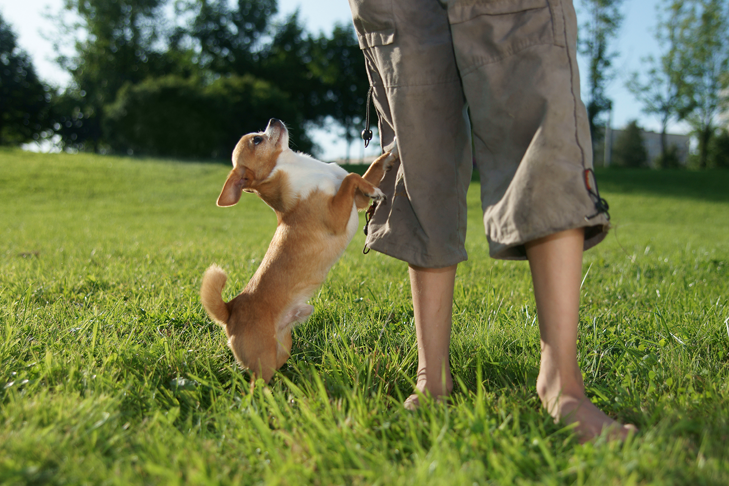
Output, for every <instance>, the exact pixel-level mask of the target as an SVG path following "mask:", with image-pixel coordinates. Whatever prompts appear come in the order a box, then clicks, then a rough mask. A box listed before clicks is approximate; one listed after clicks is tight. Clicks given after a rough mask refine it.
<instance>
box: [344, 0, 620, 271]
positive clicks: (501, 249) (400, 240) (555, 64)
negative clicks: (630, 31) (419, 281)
mask: <svg viewBox="0 0 729 486" xmlns="http://www.w3.org/2000/svg"><path fill="white" fill-rule="evenodd" d="M349 2H350V7H351V9H352V17H353V20H354V25H355V29H356V31H357V35H358V39H359V43H360V47H361V48H362V51H363V53H364V56H365V63H366V66H367V73H368V76H369V81H370V85H371V87H372V90H373V99H374V103H375V107H376V109H377V112H378V115H379V133H380V141H381V143H382V147H383V149H384V150H388V149H389V148H390V147H391V146H392V142H393V140H394V137H395V136H397V140H398V146H399V152H400V163H399V164H398V166H397V168H396V170H392V171H390V172H389V173H388V174H387V176H386V177H385V179H384V180H383V182H382V184H381V185H380V188H381V189H382V190H383V191H384V192H385V194H386V196H387V200H386V201H385V202H384V203H381V204H380V205H379V206H378V207H377V210H376V211H375V213H374V215H373V217H372V220H371V221H370V224H369V235H368V238H367V246H369V247H370V248H372V249H374V250H377V251H380V252H382V253H385V254H387V255H390V256H393V257H395V258H398V259H401V260H404V261H406V262H408V263H410V264H413V265H417V266H423V267H431V268H435V267H445V266H449V265H453V264H456V263H459V262H461V261H464V260H466V258H467V255H466V251H465V248H464V241H465V237H466V192H467V190H468V186H469V183H470V180H471V171H472V167H473V164H474V163H475V164H476V166H477V168H478V171H479V173H480V176H481V204H482V210H483V215H484V216H483V220H484V227H485V230H486V235H487V237H488V241H489V248H490V255H491V256H492V257H494V258H502V259H525V258H526V251H525V246H524V244H525V243H527V242H529V241H532V240H535V239H537V238H541V237H544V236H547V235H550V234H553V233H556V232H559V231H564V230H568V229H574V228H585V246H584V247H585V249H588V248H591V247H592V246H594V245H596V244H597V243H599V242H600V241H602V239H603V238H604V237H605V235H606V233H607V229H608V226H609V221H608V217H607V214H606V212H604V208H603V207H602V206H601V205H600V199H599V195H598V194H597V191H596V185H595V181H594V174H592V171H591V168H592V149H591V139H590V133H589V125H588V121H587V112H586V110H585V107H584V105H583V103H582V101H581V100H580V84H579V83H580V82H579V73H578V69H577V62H576V59H575V51H576V39H577V25H576V16H575V11H574V7H573V5H572V1H571V0H450V1H449V2H447V3H448V6H447V8H446V7H444V6H443V5H442V4H441V3H440V2H439V1H438V0H349ZM443 3H446V2H443ZM471 135H473V136H471Z"/></svg>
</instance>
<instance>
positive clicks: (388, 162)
mask: <svg viewBox="0 0 729 486" xmlns="http://www.w3.org/2000/svg"><path fill="white" fill-rule="evenodd" d="M399 158H400V153H399V151H398V148H397V138H395V146H394V147H392V150H390V153H389V154H388V155H387V158H386V159H385V171H386V172H389V171H390V169H392V168H393V166H394V165H395V161H396V160H397V159H399Z"/></svg>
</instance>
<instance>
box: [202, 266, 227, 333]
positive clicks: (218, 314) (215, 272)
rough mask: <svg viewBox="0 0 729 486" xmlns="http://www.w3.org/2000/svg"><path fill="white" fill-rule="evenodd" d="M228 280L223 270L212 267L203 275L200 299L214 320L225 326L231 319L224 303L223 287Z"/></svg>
mask: <svg viewBox="0 0 729 486" xmlns="http://www.w3.org/2000/svg"><path fill="white" fill-rule="evenodd" d="M227 280H228V276H227V275H226V274H225V272H224V271H223V269H222V268H220V267H219V266H217V265H210V268H208V269H207V270H205V274H203V279H202V286H201V287H200V299H201V300H202V304H203V307H205V310H206V311H207V312H208V315H209V316H210V318H211V319H212V320H214V321H215V322H217V323H218V324H220V325H221V326H224V325H226V324H227V323H228V319H229V318H230V310H229V309H228V305H227V304H226V303H225V302H224V301H223V296H222V292H223V287H225V282H226V281H227Z"/></svg>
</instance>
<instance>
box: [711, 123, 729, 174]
mask: <svg viewBox="0 0 729 486" xmlns="http://www.w3.org/2000/svg"><path fill="white" fill-rule="evenodd" d="M708 166H709V167H711V168H719V169H729V130H727V128H722V129H720V130H718V133H716V134H715V135H714V136H713V137H712V138H711V143H710V145H709V164H708Z"/></svg>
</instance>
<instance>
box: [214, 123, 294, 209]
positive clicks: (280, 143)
mask: <svg viewBox="0 0 729 486" xmlns="http://www.w3.org/2000/svg"><path fill="white" fill-rule="evenodd" d="M288 148H289V132H288V130H287V129H286V125H284V124H283V122H282V121H281V120H277V119H275V118H272V119H271V120H270V121H269V122H268V126H267V127H266V130H265V131H263V132H256V133H249V134H248V135H243V137H242V138H241V139H240V141H238V144H237V145H236V146H235V149H234V150H233V170H231V171H230V174H228V178H227V179H226V181H225V185H224V186H223V190H222V191H221V192H220V196H218V206H233V205H234V204H236V203H237V202H238V200H240V196H241V192H242V191H246V192H255V190H256V187H257V186H259V185H260V184H261V183H263V182H265V181H266V180H267V179H268V178H269V176H270V175H271V172H273V169H274V167H276V161H277V160H278V156H279V155H280V154H281V152H282V151H284V150H288Z"/></svg>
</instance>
